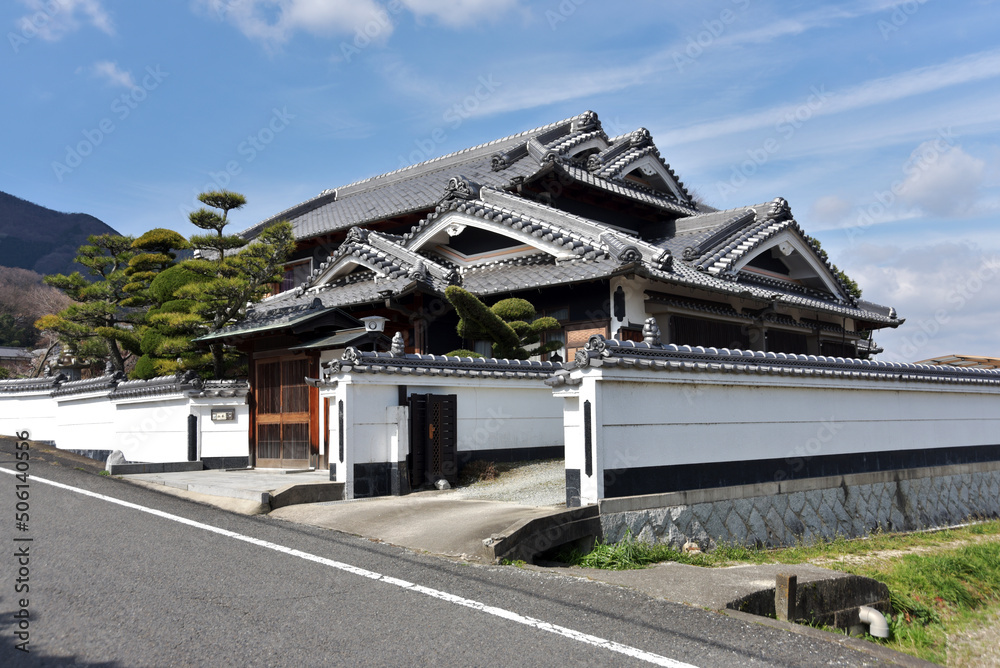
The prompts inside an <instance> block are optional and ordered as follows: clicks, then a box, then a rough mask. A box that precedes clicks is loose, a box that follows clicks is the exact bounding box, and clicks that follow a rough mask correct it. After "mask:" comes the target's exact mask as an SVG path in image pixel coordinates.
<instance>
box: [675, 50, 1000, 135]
mask: <svg viewBox="0 0 1000 668" xmlns="http://www.w3.org/2000/svg"><path fill="white" fill-rule="evenodd" d="M997 76H1000V50H993V51H983V52H980V53H975V54H972V55H969V56H964V57H962V58H958V59H955V60H951V61H949V62H947V63H942V64H940V65H932V66H929V67H920V68H917V69H913V70H909V71H907V72H903V73H901V74H897V75H893V76H890V77H884V78H881V79H873V80H871V81H867V82H865V83H862V84H860V85H859V86H855V87H854V88H849V89H847V90H844V91H839V92H838V91H827V90H826V89H825V88H824V87H823V86H817V87H815V90H813V91H812V92H811V93H810V94H809V95H808V96H807V97H806V98H805V99H803V100H802V102H801V103H798V104H784V105H781V106H777V107H771V108H770V109H762V110H760V111H757V112H752V113H748V114H740V115H739V116H733V117H731V118H727V119H723V120H720V121H712V122H709V123H702V124H699V125H693V126H689V127H686V128H683V129H680V130H675V131H673V132H669V133H667V134H666V136H664V137H661V144H662V145H663V146H666V145H677V144H685V143H689V142H695V141H703V140H706V139H712V138H716V137H719V136H721V135H730V134H736V133H740V132H745V131H747V130H755V129H758V128H764V127H772V126H774V125H775V124H776V123H780V122H781V121H782V120H783V119H786V118H788V119H796V118H798V119H799V120H801V119H802V118H803V116H804V117H805V118H806V119H808V118H813V117H816V116H825V115H829V114H837V113H841V112H845V111H853V110H855V109H861V108H864V107H870V106H873V105H877V104H884V103H887V102H894V101H896V100H901V99H904V98H907V97H912V96H914V95H920V94H923V93H930V92H934V91H937V90H940V89H942V88H947V87H949V86H955V85H958V84H963V83H969V82H973V81H981V80H984V79H991V78H994V77H997Z"/></svg>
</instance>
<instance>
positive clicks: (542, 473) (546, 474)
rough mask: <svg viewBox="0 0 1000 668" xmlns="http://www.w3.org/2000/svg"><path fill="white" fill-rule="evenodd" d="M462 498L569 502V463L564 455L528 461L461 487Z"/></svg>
mask: <svg viewBox="0 0 1000 668" xmlns="http://www.w3.org/2000/svg"><path fill="white" fill-rule="evenodd" d="M453 493H454V494H455V496H457V497H458V498H461V499H479V500H484V501H507V502H508V503H519V504H521V505H523V506H565V505H566V463H565V462H564V461H563V460H562V459H553V460H550V461H544V462H524V463H523V464H521V465H518V466H516V467H515V468H512V469H511V470H509V471H505V472H503V473H501V474H500V475H498V476H497V477H496V478H495V479H494V480H487V481H483V482H477V483H473V484H471V485H467V486H465V487H459V488H457V489H456V490H455V491H454V492H453Z"/></svg>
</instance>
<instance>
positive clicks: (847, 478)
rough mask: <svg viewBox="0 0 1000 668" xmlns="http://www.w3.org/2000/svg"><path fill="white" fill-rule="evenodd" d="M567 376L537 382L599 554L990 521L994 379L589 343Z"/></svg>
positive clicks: (997, 416)
mask: <svg viewBox="0 0 1000 668" xmlns="http://www.w3.org/2000/svg"><path fill="white" fill-rule="evenodd" d="M576 361H577V366H576V367H575V368H571V369H569V370H566V371H560V372H558V373H557V374H555V375H554V376H553V377H552V378H551V379H550V380H549V381H547V382H548V384H549V385H551V386H552V387H553V390H554V391H553V394H554V396H556V397H558V398H560V399H561V400H562V401H563V402H564V406H563V408H564V433H565V439H566V469H567V487H568V489H567V497H568V500H570V501H571V505H576V504H581V505H586V504H592V503H600V505H601V517H602V523H604V524H605V525H606V526H605V533H606V534H607V536H608V538H610V539H618V538H621V537H622V536H623V535H624V533H625V531H626V530H628V531H631V532H632V533H633V534H634V535H639V534H640V533H643V532H645V534H646V538H647V539H648V538H649V537H650V536H656V537H660V536H661V534H662V536H663V537H664V538H663V539H664V540H665V541H666V540H667V538H666V537H667V536H669V541H670V542H677V541H680V542H681V543H682V542H683V540H685V539H686V538H691V537H692V536H695V537H698V538H699V539H703V540H708V539H711V540H713V541H714V540H717V539H719V538H720V537H721V538H723V539H724V540H735V541H739V542H743V541H745V540H748V537H749V539H750V540H752V541H756V542H761V543H769V544H781V543H783V542H788V541H789V540H791V539H792V538H791V537H792V536H793V535H794V536H798V537H799V538H801V537H802V536H803V535H807V536H816V535H823V536H826V537H833V536H834V535H836V533H838V532H840V531H846V532H848V533H852V534H857V533H859V532H863V530H865V529H867V530H872V529H875V528H876V526H882V527H883V528H894V529H912V528H917V527H920V526H935V525H936V526H939V525H941V524H942V523H948V522H961V521H964V520H965V519H967V518H968V517H969V516H973V515H983V516H992V515H995V514H996V513H997V512H998V510H1000V506H998V502H997V499H996V498H995V494H994V493H993V492H992V491H991V490H994V489H995V488H996V484H997V481H998V479H997V472H998V470H1000V372H996V371H984V370H970V369H957V368H951V367H933V366H916V365H904V364H888V363H884V362H868V361H862V360H844V359H839V358H838V359H834V358H823V357H815V356H797V355H784V354H773V353H772V354H764V353H750V352H743V351H729V350H715V349H712V348H709V349H704V348H689V347H687V346H680V347H679V346H672V345H671V346H661V345H658V344H656V345H650V344H648V343H638V344H634V343H632V342H618V341H613V340H608V341H605V340H603V338H600V337H595V339H592V340H591V342H590V343H589V344H588V346H587V348H585V349H584V350H582V351H580V353H579V354H578V357H577V360H576ZM588 411H589V432H588V430H587V429H586V428H585V424H586V423H587V417H586V414H587V413H588ZM577 480H578V481H579V482H578V483H576V482H575V481H577ZM952 497H954V498H952ZM685 499H686V500H685ZM858 499H864V500H865V501H864V502H863V503H862V502H859V501H858ZM692 504H695V505H692ZM793 506H794V507H793ZM692 508H697V512H695V514H694V515H692V512H693V511H692ZM789 508H792V510H791V511H789ZM873 508H874V509H875V511H877V512H874V513H872V512H871V511H872V509H873ZM788 512H791V513H792V514H791V515H789V514H788ZM769 513H770V518H769V519H768V520H767V521H765V520H764V519H763V518H764V517H765V515H768V514H769ZM859 518H860V519H859ZM709 525H711V529H709V528H707V527H708V526H709ZM751 525H752V526H753V527H754V528H753V529H752V530H751V529H748V527H751Z"/></svg>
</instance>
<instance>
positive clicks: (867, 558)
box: [809, 535, 1000, 665]
mask: <svg viewBox="0 0 1000 668" xmlns="http://www.w3.org/2000/svg"><path fill="white" fill-rule="evenodd" d="M995 540H998V538H997V536H995V535H982V536H971V537H969V538H967V539H962V540H952V541H948V542H945V543H937V544H935V545H914V546H913V547H908V548H904V549H899V550H875V551H874V552H868V553H867V554H845V555H844V556H842V557H836V558H833V559H831V558H826V557H821V558H817V559H810V560H809V563H811V564H815V565H817V566H826V567H829V566H831V565H834V564H848V565H852V566H863V565H865V564H871V563H877V562H882V561H892V560H893V559H898V558H899V557H902V556H904V555H907V554H936V553H938V552H943V551H945V550H956V549H958V548H962V547H965V546H967V545H976V544H978V543H983V542H987V541H995ZM998 665H1000V664H998Z"/></svg>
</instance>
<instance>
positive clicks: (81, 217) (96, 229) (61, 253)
mask: <svg viewBox="0 0 1000 668" xmlns="http://www.w3.org/2000/svg"><path fill="white" fill-rule="evenodd" d="M91 234H118V232H116V231H115V230H114V229H112V228H111V227H110V226H109V225H106V224H105V223H103V222H101V221H100V220H98V219H97V218H94V217H93V216H90V215H87V214H85V213H60V212H59V211H53V210H52V209H46V208H45V207H44V206H39V205H37V204H32V203H31V202H28V201H25V200H23V199H20V198H19V197H14V196H13V195H8V194H7V193H5V192H0V265H2V266H5V267H21V268H23V269H31V270H33V271H37V272H38V273H40V274H69V273H72V272H74V271H79V270H80V269H81V267H80V265H78V264H75V263H74V262H73V258H74V257H76V249H77V248H79V247H80V246H82V245H83V244H85V243H86V241H87V237H88V236H89V235H91Z"/></svg>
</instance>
